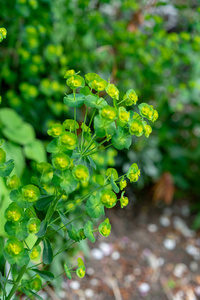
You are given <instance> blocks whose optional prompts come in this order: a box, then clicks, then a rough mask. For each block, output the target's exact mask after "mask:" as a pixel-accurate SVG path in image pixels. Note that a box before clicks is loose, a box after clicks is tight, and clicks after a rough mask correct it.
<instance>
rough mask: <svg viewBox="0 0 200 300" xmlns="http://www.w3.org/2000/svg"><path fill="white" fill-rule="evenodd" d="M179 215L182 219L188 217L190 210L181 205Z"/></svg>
mask: <svg viewBox="0 0 200 300" xmlns="http://www.w3.org/2000/svg"><path fill="white" fill-rule="evenodd" d="M181 214H182V216H183V217H186V218H187V217H189V215H190V209H189V206H187V205H183V206H182V207H181Z"/></svg>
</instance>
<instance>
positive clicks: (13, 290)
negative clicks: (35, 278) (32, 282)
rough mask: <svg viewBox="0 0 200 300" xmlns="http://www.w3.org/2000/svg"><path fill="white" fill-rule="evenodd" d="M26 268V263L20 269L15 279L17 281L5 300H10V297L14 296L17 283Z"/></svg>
mask: <svg viewBox="0 0 200 300" xmlns="http://www.w3.org/2000/svg"><path fill="white" fill-rule="evenodd" d="M27 266H28V263H27V264H26V265H24V266H23V267H22V268H21V271H20V273H19V275H18V277H17V280H16V281H15V284H14V285H13V287H12V289H11V291H10V293H9V295H8V297H7V299H6V300H10V299H11V298H12V296H13V295H14V293H15V292H16V290H17V288H18V285H19V282H20V280H21V278H22V276H23V275H24V273H25V271H26V268H27Z"/></svg>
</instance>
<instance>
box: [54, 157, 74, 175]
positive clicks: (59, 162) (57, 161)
mask: <svg viewBox="0 0 200 300" xmlns="http://www.w3.org/2000/svg"><path fill="white" fill-rule="evenodd" d="M52 163H53V166H54V167H55V168H56V169H58V170H61V171H63V170H66V169H69V167H70V164H71V159H70V158H69V156H68V155H67V154H64V153H60V154H57V155H55V156H54V157H53V159H52Z"/></svg>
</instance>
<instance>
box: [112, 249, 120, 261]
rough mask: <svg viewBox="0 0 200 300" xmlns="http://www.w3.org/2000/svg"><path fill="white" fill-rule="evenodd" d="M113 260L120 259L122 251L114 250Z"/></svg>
mask: <svg viewBox="0 0 200 300" xmlns="http://www.w3.org/2000/svg"><path fill="white" fill-rule="evenodd" d="M111 258H112V259H113V260H118V259H119V258H120V253H119V252H118V251H114V252H113V253H112V255H111Z"/></svg>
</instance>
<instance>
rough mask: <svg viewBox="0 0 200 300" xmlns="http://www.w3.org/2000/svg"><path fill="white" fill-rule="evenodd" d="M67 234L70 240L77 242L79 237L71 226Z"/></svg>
mask: <svg viewBox="0 0 200 300" xmlns="http://www.w3.org/2000/svg"><path fill="white" fill-rule="evenodd" d="M67 233H68V235H69V238H70V239H72V240H74V241H76V242H78V240H79V237H78V236H77V231H76V229H75V227H74V226H73V225H71V229H70V230H69V229H68V230H67Z"/></svg>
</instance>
